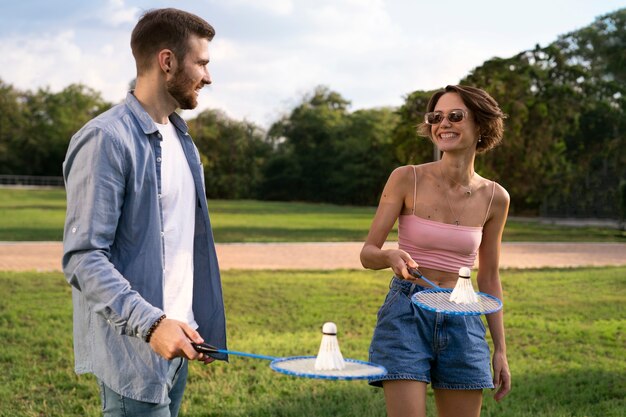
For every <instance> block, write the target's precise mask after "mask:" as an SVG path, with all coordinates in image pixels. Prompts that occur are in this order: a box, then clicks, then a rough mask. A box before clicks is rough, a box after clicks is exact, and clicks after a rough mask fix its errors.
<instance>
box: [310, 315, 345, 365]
mask: <svg viewBox="0 0 626 417" xmlns="http://www.w3.org/2000/svg"><path fill="white" fill-rule="evenodd" d="M345 367H346V363H345V362H344V360H343V356H342V355H341V350H339V342H338V341H337V326H336V325H335V323H332V322H327V323H324V326H322V343H321V344H320V350H319V352H318V353H317V358H316V359H315V370H317V371H338V370H341V369H343V368H345Z"/></svg>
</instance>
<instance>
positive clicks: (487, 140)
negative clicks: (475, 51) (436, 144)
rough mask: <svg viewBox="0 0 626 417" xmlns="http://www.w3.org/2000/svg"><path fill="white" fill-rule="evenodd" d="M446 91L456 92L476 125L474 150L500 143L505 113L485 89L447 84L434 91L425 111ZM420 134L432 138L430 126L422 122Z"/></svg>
mask: <svg viewBox="0 0 626 417" xmlns="http://www.w3.org/2000/svg"><path fill="white" fill-rule="evenodd" d="M446 93H457V94H458V95H459V96H460V97H461V100H463V103H465V105H466V106H467V108H468V109H469V112H470V116H471V117H473V118H474V123H476V126H478V134H479V135H480V136H479V137H480V141H479V142H478V143H477V145H476V152H478V153H481V152H486V151H488V150H490V149H492V148H494V147H496V146H498V145H499V144H500V142H502V137H503V135H504V119H505V118H506V115H505V114H504V113H503V112H502V110H500V106H499V105H498V103H497V102H496V100H494V98H493V97H491V96H490V95H489V94H488V93H487V92H486V91H485V90H482V89H480V88H476V87H471V86H466V85H448V86H446V87H445V88H444V89H442V90H439V91H437V92H435V93H434V94H433V95H432V96H431V98H430V100H429V101H428V106H427V109H426V111H427V112H431V111H433V110H434V109H435V106H436V105H437V102H438V101H439V99H440V98H441V96H443V95H444V94H446ZM417 132H418V134H419V135H420V136H425V137H429V138H430V139H431V140H432V131H431V126H430V125H428V124H426V123H425V122H422V123H420V124H419V125H418V127H417Z"/></svg>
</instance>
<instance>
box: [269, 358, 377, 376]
mask: <svg viewBox="0 0 626 417" xmlns="http://www.w3.org/2000/svg"><path fill="white" fill-rule="evenodd" d="M345 365H346V366H345V368H343V369H341V370H332V371H329V370H316V369H315V357H314V356H313V357H292V358H282V359H279V360H276V361H274V362H272V364H271V368H272V369H273V370H275V371H278V372H282V373H286V374H290V375H296V376H306V377H310V378H316V377H317V378H330V379H363V378H369V377H375V376H380V375H384V374H385V373H386V371H385V369H384V368H383V367H381V366H378V365H374V364H370V363H367V362H362V361H357V360H353V359H345Z"/></svg>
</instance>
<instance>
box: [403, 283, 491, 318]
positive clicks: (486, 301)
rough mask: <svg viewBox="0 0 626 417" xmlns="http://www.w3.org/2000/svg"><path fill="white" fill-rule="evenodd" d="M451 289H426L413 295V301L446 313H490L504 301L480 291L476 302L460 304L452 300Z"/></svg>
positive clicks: (429, 308) (428, 308)
mask: <svg viewBox="0 0 626 417" xmlns="http://www.w3.org/2000/svg"><path fill="white" fill-rule="evenodd" d="M450 292H451V291H450V290H448V289H445V290H425V291H420V292H418V293H415V294H414V295H413V302H414V303H415V304H417V305H418V306H419V307H422V308H425V309H427V310H430V311H434V312H437V313H446V314H459V315H468V314H476V315H478V314H489V313H493V312H495V311H498V310H499V309H500V308H501V307H502V303H501V302H500V300H498V299H497V298H495V297H491V296H489V295H487V294H483V293H478V294H477V298H478V301H477V302H475V303H468V304H458V303H455V302H454V301H450Z"/></svg>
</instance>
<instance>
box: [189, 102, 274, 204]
mask: <svg viewBox="0 0 626 417" xmlns="http://www.w3.org/2000/svg"><path fill="white" fill-rule="evenodd" d="M188 124H189V129H190V132H191V134H192V136H193V138H194V141H195V143H196V145H197V147H198V150H199V151H200V158H201V160H202V163H203V165H204V174H205V182H206V188H207V196H208V197H211V198H226V199H237V198H254V197H256V193H257V191H258V187H259V184H260V183H261V181H262V166H263V164H264V163H265V160H266V159H267V157H268V155H269V153H270V150H271V147H270V145H269V144H268V143H266V142H265V141H264V136H265V133H264V132H263V131H262V130H261V129H260V128H258V127H257V126H255V125H254V124H253V123H250V122H246V121H236V120H232V119H230V118H229V117H228V116H226V115H225V114H224V113H223V112H221V111H219V110H205V111H203V112H202V113H200V114H199V115H198V116H197V117H195V118H194V119H193V120H190V121H189V122H188Z"/></svg>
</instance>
